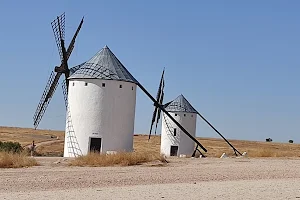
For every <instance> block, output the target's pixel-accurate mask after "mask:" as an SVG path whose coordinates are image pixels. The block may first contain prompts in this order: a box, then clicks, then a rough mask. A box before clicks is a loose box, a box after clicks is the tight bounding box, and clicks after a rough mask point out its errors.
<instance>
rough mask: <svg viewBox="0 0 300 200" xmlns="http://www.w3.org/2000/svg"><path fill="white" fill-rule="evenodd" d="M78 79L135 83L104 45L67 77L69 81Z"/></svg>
mask: <svg viewBox="0 0 300 200" xmlns="http://www.w3.org/2000/svg"><path fill="white" fill-rule="evenodd" d="M78 78H98V79H108V80H119V81H129V82H133V83H137V80H136V79H135V78H134V77H133V76H132V75H131V74H130V72H129V71H128V70H127V69H126V68H125V67H124V65H123V64H122V63H121V62H120V61H119V59H118V58H117V57H116V56H115V55H114V54H113V52H111V50H110V49H109V48H108V47H107V46H106V45H105V47H103V48H102V49H101V50H100V51H99V52H98V53H96V55H94V56H93V57H92V58H91V59H90V60H89V61H87V62H85V63H84V64H83V65H81V66H80V67H79V69H77V70H76V71H75V72H74V73H73V74H72V75H71V76H70V77H69V79H78Z"/></svg>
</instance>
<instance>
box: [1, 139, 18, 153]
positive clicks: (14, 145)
mask: <svg viewBox="0 0 300 200" xmlns="http://www.w3.org/2000/svg"><path fill="white" fill-rule="evenodd" d="M0 151H4V152H11V153H20V152H22V151H23V148H22V146H21V144H20V143H18V142H1V141H0Z"/></svg>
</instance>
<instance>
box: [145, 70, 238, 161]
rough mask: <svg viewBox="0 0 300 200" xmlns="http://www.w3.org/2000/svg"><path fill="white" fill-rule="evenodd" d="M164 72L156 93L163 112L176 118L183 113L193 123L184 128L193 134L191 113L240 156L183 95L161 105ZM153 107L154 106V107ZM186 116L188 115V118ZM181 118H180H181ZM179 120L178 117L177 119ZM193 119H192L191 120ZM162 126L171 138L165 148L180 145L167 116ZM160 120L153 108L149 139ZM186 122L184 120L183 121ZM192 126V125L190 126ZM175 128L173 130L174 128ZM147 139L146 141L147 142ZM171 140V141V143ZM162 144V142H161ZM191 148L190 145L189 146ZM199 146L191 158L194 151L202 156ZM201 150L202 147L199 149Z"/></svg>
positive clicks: (194, 120)
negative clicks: (172, 113)
mask: <svg viewBox="0 0 300 200" xmlns="http://www.w3.org/2000/svg"><path fill="white" fill-rule="evenodd" d="M163 79H164V71H163V73H162V77H161V81H160V84H159V88H158V92H157V99H156V100H157V101H159V102H160V104H161V105H162V106H163V107H164V108H165V110H167V111H169V112H174V116H178V115H179V114H178V113H184V114H183V116H184V117H191V121H193V123H188V124H187V125H186V126H185V127H186V128H187V127H189V126H191V127H190V128H188V129H189V130H191V131H190V133H191V132H193V133H194V134H195V131H196V130H195V129H196V124H195V125H194V128H193V124H194V123H196V117H194V118H193V113H194V114H196V115H198V116H199V117H200V118H201V119H203V120H204V121H205V122H206V123H207V124H208V125H209V126H210V127H211V128H212V129H213V130H214V131H215V132H216V133H217V134H218V135H219V136H221V138H222V139H223V140H224V141H225V142H226V143H227V144H228V145H229V146H230V147H231V148H232V149H233V150H234V154H235V155H237V154H239V155H242V154H241V153H240V152H239V151H238V150H237V149H236V148H235V147H234V146H233V145H232V144H231V143H230V142H229V141H228V140H227V139H226V138H225V137H224V136H223V135H222V134H221V133H220V132H219V131H218V130H217V129H216V128H215V127H214V126H213V125H212V124H211V123H210V122H209V121H208V120H207V119H205V118H204V117H203V115H201V114H200V113H199V112H198V111H197V110H196V109H195V108H194V107H193V106H192V105H191V104H190V103H189V102H188V101H187V100H186V99H185V98H184V96H183V95H180V96H178V97H177V98H176V99H175V100H173V101H170V102H168V103H166V104H165V105H163V96H164V91H163V90H164V80H163ZM154 106H155V105H154ZM188 114H190V115H189V116H188ZM183 116H181V117H183ZM179 118H180V117H179ZM192 118H193V119H192ZM163 119H164V121H163V125H162V127H163V128H164V129H168V130H167V131H168V132H169V133H171V135H172V136H169V138H167V139H166V141H167V142H166V144H165V146H170V145H171V144H177V145H179V144H180V141H179V140H178V139H177V141H175V140H176V125H175V124H174V123H170V122H168V117H167V116H163ZM159 120H160V108H158V107H157V106H155V108H154V112H153V116H152V121H151V127H150V132H149V139H150V137H151V133H152V127H153V125H154V123H155V122H156V124H155V127H157V124H158V123H159ZM185 121H186V120H185ZM191 124H192V125H191ZM174 127H175V128H174ZM155 134H156V128H155ZM149 139H148V140H149ZM162 140H163V138H162ZM172 140H173V141H172ZM162 143H163V141H162ZM185 143H187V141H185ZM187 146H189V144H187ZM190 146H191V145H190ZM198 147H201V146H199V145H198V144H197V145H196V148H195V150H194V152H193V154H192V157H194V156H195V153H196V151H198V152H199V153H200V154H201V155H203V154H202V153H201V151H200V150H199V149H198ZM201 148H202V147H201ZM161 150H162V151H163V147H161Z"/></svg>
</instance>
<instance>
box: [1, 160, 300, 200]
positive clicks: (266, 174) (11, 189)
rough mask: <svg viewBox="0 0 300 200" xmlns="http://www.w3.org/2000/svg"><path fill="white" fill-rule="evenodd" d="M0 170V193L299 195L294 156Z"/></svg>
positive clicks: (299, 169)
mask: <svg viewBox="0 0 300 200" xmlns="http://www.w3.org/2000/svg"><path fill="white" fill-rule="evenodd" d="M37 160H38V162H39V163H40V164H41V166H36V167H32V168H22V169H1V170H0V177H1V179H0V199H185V200H186V199H300V159H298V158H225V159H220V158H195V159H192V158H172V159H169V161H170V163H169V164H167V165H166V166H160V165H157V163H150V164H145V165H139V166H130V167H94V168H93V167H69V166H67V163H68V160H67V159H64V158H59V157H52V158H50V157H38V158H37Z"/></svg>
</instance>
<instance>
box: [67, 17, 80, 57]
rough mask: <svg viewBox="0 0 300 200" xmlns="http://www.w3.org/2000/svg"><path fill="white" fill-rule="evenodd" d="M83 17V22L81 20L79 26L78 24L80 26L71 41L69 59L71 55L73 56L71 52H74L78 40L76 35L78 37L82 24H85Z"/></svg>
mask: <svg viewBox="0 0 300 200" xmlns="http://www.w3.org/2000/svg"><path fill="white" fill-rule="evenodd" d="M83 19H84V18H82V20H81V22H80V24H79V26H78V28H77V30H76V32H75V34H74V36H73V38H72V40H71V42H70V45H69V47H68V50H67V59H69V57H70V56H71V53H72V51H73V49H74V45H75V40H76V37H77V35H78V33H79V31H80V29H81V26H82V24H83Z"/></svg>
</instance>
